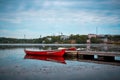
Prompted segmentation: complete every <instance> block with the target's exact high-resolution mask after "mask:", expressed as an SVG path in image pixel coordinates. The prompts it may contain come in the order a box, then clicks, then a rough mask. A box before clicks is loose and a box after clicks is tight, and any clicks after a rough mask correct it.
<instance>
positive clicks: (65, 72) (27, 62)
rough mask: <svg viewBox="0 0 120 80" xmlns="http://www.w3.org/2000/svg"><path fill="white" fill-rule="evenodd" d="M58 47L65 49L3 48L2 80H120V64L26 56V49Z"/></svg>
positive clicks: (0, 50)
mask: <svg viewBox="0 0 120 80" xmlns="http://www.w3.org/2000/svg"><path fill="white" fill-rule="evenodd" d="M58 47H61V46H57V47H56V46H52V47H51V46H47V47H46V46H39V47H38V46H29V47H28V46H19V47H18V46H0V80H120V75H119V74H120V63H119V62H117V63H116V62H115V63H114V62H104V61H91V60H80V59H78V58H75V57H72V58H70V57H58V58H54V57H44V56H42V57H35V56H26V55H25V53H24V48H30V49H57V48H58ZM64 47H65V46H64ZM67 47H69V46H67ZM77 47H78V48H81V49H85V50H86V49H89V50H104V51H116V52H120V51H119V50H120V48H119V46H117V47H115V46H107V48H105V49H104V48H103V47H101V46H100V47H101V48H100V47H99V49H98V48H96V47H95V46H92V47H90V48H89V47H88V48H86V47H87V46H86V47H85V46H82V47H81V46H77ZM102 48H103V49H102ZM118 60H119V59H118Z"/></svg>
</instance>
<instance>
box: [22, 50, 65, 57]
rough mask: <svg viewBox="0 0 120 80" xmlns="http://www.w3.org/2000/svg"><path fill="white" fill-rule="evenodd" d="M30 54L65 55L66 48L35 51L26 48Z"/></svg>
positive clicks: (26, 51)
mask: <svg viewBox="0 0 120 80" xmlns="http://www.w3.org/2000/svg"><path fill="white" fill-rule="evenodd" d="M24 51H25V53H26V54H28V55H41V56H63V55H64V53H65V50H43V51H33V50H24Z"/></svg>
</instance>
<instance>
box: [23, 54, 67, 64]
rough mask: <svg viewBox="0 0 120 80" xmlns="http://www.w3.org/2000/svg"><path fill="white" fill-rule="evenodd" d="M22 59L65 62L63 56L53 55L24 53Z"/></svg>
mask: <svg viewBox="0 0 120 80" xmlns="http://www.w3.org/2000/svg"><path fill="white" fill-rule="evenodd" d="M24 59H35V60H44V61H51V62H57V63H62V64H66V62H65V60H64V58H63V57H56V56H55V57H54V56H35V55H25V56H24Z"/></svg>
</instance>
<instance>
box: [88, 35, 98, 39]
mask: <svg viewBox="0 0 120 80" xmlns="http://www.w3.org/2000/svg"><path fill="white" fill-rule="evenodd" d="M92 37H94V38H96V37H97V35H96V34H88V38H89V39H90V38H92Z"/></svg>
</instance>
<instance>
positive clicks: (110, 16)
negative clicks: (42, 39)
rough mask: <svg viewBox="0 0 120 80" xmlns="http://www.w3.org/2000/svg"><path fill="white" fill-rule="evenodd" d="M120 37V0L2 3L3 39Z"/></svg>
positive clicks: (12, 0) (0, 31)
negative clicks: (49, 36)
mask: <svg viewBox="0 0 120 80" xmlns="http://www.w3.org/2000/svg"><path fill="white" fill-rule="evenodd" d="M96 27H97V33H98V34H119V35H120V0H0V37H13V38H24V35H26V38H39V36H40V35H42V36H47V35H53V34H54V35H58V34H60V33H61V32H62V33H63V34H65V35H69V34H89V33H93V34H95V33H96Z"/></svg>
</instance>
